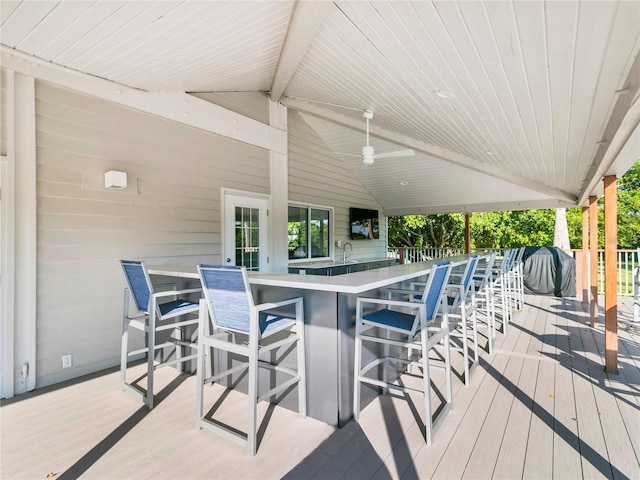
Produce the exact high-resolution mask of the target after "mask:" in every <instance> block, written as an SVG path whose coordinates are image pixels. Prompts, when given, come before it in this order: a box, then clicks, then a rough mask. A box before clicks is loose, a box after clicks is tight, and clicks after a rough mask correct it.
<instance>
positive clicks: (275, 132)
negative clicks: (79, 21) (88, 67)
mask: <svg viewBox="0 0 640 480" xmlns="http://www.w3.org/2000/svg"><path fill="white" fill-rule="evenodd" d="M0 60H1V61H0V64H1V65H2V67H3V68H5V69H7V70H12V71H15V72H20V73H22V74H24V75H27V76H29V77H32V78H35V79H36V80H41V81H45V82H48V83H52V84H54V85H60V86H62V87H65V88H70V89H72V90H75V91H77V92H80V93H84V94H86V95H91V96H94V97H97V98H101V99H103V100H108V101H110V102H113V103H117V104H120V105H123V106H126V107H129V108H134V109H136V110H139V111H142V112H146V113H149V114H152V115H156V116H158V117H161V118H165V119H168V120H172V121H175V122H178V123H181V124H183V125H189V126H192V127H195V128H199V129H201V130H205V131H207V132H211V133H215V134H217V135H221V136H223V137H227V138H231V139H233V140H237V141H239V142H243V143H247V144H249V145H254V146H256V147H260V148H264V149H266V150H270V151H274V152H277V153H282V154H285V155H286V154H287V148H288V144H287V132H286V131H285V130H282V129H279V128H274V127H272V126H270V125H266V124H264V123H261V122H258V121H257V120H254V119H252V118H249V117H245V116H244V115H241V114H239V113H236V112H233V111H231V110H227V109H226V108H223V107H221V106H219V105H215V104H213V103H210V102H207V101H206V100H202V99H200V98H197V97H194V96H193V95H189V94H187V93H184V92H155V91H153V92H148V91H145V90H140V89H137V88H131V87H127V86H125V85H122V84H119V83H116V82H112V81H110V80H105V79H103V78H99V77H95V76H92V75H89V74H86V73H83V72H79V71H77V70H72V69H70V68H66V67H62V66H60V65H56V64H53V63H51V62H47V61H44V60H42V59H40V58H37V57H33V56H31V55H27V54H25V53H21V52H18V51H16V50H13V49H11V48H8V47H6V46H4V45H0Z"/></svg>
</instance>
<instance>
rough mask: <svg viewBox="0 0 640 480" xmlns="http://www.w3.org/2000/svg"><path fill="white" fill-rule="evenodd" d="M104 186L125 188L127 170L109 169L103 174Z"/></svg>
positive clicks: (118, 188)
mask: <svg viewBox="0 0 640 480" xmlns="http://www.w3.org/2000/svg"><path fill="white" fill-rule="evenodd" d="M104 188H113V189H117V190H121V189H123V188H127V172H117V171H115V170H111V171H109V172H106V173H105V174H104Z"/></svg>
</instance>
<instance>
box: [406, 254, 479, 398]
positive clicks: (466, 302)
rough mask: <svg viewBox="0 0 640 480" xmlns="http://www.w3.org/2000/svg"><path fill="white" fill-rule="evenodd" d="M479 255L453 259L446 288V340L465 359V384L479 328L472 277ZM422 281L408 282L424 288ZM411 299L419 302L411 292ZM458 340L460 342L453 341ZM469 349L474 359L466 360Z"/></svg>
mask: <svg viewBox="0 0 640 480" xmlns="http://www.w3.org/2000/svg"><path fill="white" fill-rule="evenodd" d="M477 261H478V258H477V257H476V256H472V257H470V258H469V259H468V260H462V261H459V262H455V263H453V264H452V265H451V274H450V275H449V281H448V284H447V286H446V289H445V294H446V296H447V305H448V307H449V308H448V311H449V331H450V334H449V339H450V340H451V343H452V345H453V347H452V348H453V349H454V350H456V351H458V352H460V353H462V356H463V358H464V384H465V385H469V380H470V375H471V371H472V370H473V369H474V368H475V366H476V364H477V363H478V327H477V318H476V311H475V309H476V299H475V288H474V282H473V276H474V273H475V269H476V265H477ZM424 286H425V283H424V282H411V283H410V288H411V289H412V290H414V291H415V290H417V289H420V288H424ZM411 299H412V300H413V301H418V302H419V301H422V295H420V294H414V295H412V297H411ZM455 338H458V339H459V343H458V342H455V340H454V339H455ZM469 343H470V345H469ZM469 349H471V351H472V352H473V358H472V359H471V360H469Z"/></svg>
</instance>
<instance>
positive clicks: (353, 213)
mask: <svg viewBox="0 0 640 480" xmlns="http://www.w3.org/2000/svg"><path fill="white" fill-rule="evenodd" d="M349 214H350V220H351V239H352V240H360V239H375V238H380V225H379V222H378V210H370V209H368V208H350V209H349Z"/></svg>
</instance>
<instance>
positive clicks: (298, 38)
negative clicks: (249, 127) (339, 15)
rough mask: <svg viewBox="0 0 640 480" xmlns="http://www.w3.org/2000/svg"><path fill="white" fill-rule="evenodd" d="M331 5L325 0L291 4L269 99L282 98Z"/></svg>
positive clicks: (301, 0)
mask: <svg viewBox="0 0 640 480" xmlns="http://www.w3.org/2000/svg"><path fill="white" fill-rule="evenodd" d="M331 7H333V2H331V1H328V0H321V1H317V0H311V1H309V0H298V1H297V2H296V4H295V5H294V7H293V12H292V13H291V19H290V20H289V28H288V29H287V35H286V37H285V40H284V44H283V45H282V50H281V51H280V58H279V59H278V66H277V67H276V72H275V74H274V76H273V82H272V84H271V100H273V101H275V102H277V101H278V100H280V97H282V94H283V92H284V89H285V88H287V85H288V84H289V81H290V80H291V77H293V74H294V73H295V71H296V69H297V68H298V65H299V64H300V61H301V60H302V57H304V54H305V52H306V51H307V48H309V45H310V44H311V42H312V41H313V38H314V37H315V35H316V33H317V32H318V29H319V28H320V26H321V25H322V22H323V21H324V17H325V16H326V15H327V13H328V12H329V10H330V9H331Z"/></svg>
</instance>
